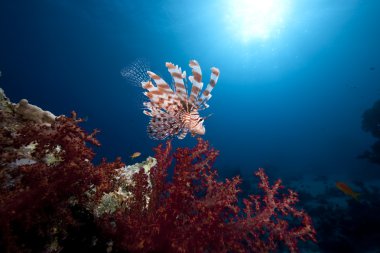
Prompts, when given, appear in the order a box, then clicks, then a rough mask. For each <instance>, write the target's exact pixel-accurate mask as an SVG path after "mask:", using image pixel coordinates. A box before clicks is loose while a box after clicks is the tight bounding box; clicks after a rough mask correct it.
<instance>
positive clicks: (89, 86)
mask: <svg viewBox="0 0 380 253" xmlns="http://www.w3.org/2000/svg"><path fill="white" fill-rule="evenodd" d="M233 2H234V1H227V0H224V1H216V0H214V1H201V0H196V1H188V2H182V1H174V0H167V1H147V0H140V1H121V0H102V1H96V2H95V1H75V0H61V1H52V0H41V1H27V0H24V1H20V0H3V1H1V2H0V71H1V74H2V75H1V77H0V86H1V87H2V88H3V89H4V90H5V92H6V94H7V96H8V97H9V98H10V99H11V100H12V101H13V102H17V101H19V100H20V99H22V98H27V99H28V100H29V102H30V103H32V104H35V105H38V106H40V107H42V108H44V109H45V110H49V111H51V112H53V113H54V114H56V115H60V114H66V115H69V114H70V112H71V111H72V110H75V111H76V112H77V113H78V115H79V116H82V117H87V118H88V121H87V122H86V123H85V124H83V127H85V128H86V129H88V130H89V131H91V130H92V129H94V128H98V129H100V130H101V133H100V134H99V135H98V138H99V140H100V141H101V143H102V147H101V148H98V149H96V152H97V153H98V156H99V157H107V158H108V159H109V160H113V159H114V158H115V157H117V156H122V157H124V161H126V162H127V163H129V162H130V160H129V158H128V156H129V155H131V154H132V153H134V152H136V151H139V152H141V153H142V156H141V157H140V158H139V159H140V160H141V159H144V158H145V157H146V156H148V155H153V152H152V147H154V146H156V145H157V144H158V143H160V142H159V141H154V140H151V139H149V137H148V135H147V133H146V126H147V124H148V121H149V118H148V117H147V116H145V115H144V114H143V113H142V107H143V106H142V102H143V101H144V100H145V98H144V96H143V95H142V91H143V90H142V88H140V87H137V86H136V85H134V84H132V83H131V82H128V80H126V79H124V78H123V77H122V76H121V75H120V70H121V69H123V68H124V67H126V66H128V65H130V64H131V63H133V62H134V61H135V60H136V59H145V60H146V62H147V63H148V64H149V65H150V68H151V70H152V71H154V72H156V73H159V74H161V75H162V76H163V77H164V79H166V80H167V81H169V80H170V78H169V74H168V73H167V71H166V68H165V62H166V61H170V62H173V63H175V64H178V65H179V66H181V67H182V69H183V70H186V71H187V72H188V73H190V69H189V67H188V62H189V60H191V59H196V60H197V61H198V62H199V63H200V65H201V67H202V70H203V74H204V82H205V83H207V82H208V77H209V75H210V68H211V67H212V66H215V67H218V68H219V69H220V72H221V74H220V78H219V82H218V83H217V86H216V87H215V89H214V90H213V92H212V95H213V97H212V99H211V100H210V101H209V105H210V108H208V109H207V110H206V111H204V112H202V115H203V116H206V115H208V114H210V113H212V114H213V115H212V116H211V117H210V118H209V119H207V120H206V122H205V126H206V135H205V136H204V138H205V139H207V140H209V141H210V143H211V144H212V146H213V147H215V148H216V149H218V150H220V151H221V155H220V157H219V158H218V160H217V162H216V167H217V168H218V169H219V170H220V174H222V175H230V174H233V173H234V172H236V171H240V173H241V174H242V175H249V174H250V173H252V172H253V171H254V170H256V169H257V168H259V167H264V168H265V169H266V170H267V171H268V173H269V174H270V175H271V176H273V177H274V178H278V177H281V178H284V179H285V180H289V181H290V180H291V179H294V178H302V177H303V176H305V177H310V176H311V177H313V176H323V177H326V178H334V180H335V179H336V180H340V181H346V182H351V181H354V180H361V181H363V182H371V181H373V180H377V179H380V170H379V168H378V165H373V164H371V163H369V162H368V161H366V160H362V159H357V156H358V155H359V154H361V153H362V152H363V151H364V150H366V149H369V147H370V146H371V145H372V143H373V142H374V141H375V139H374V138H373V137H371V135H370V134H369V133H365V132H364V131H362V129H361V120H362V113H363V112H364V111H365V110H367V109H369V108H370V107H372V105H373V104H374V103H375V101H377V100H378V99H379V98H380V86H379V85H380V47H379V45H380V29H379V28H378V24H379V21H380V18H379V15H378V13H380V1H377V0H362V1H360V0H335V1H331V0H309V1H303V0H289V1H287V3H288V5H287V6H286V8H287V9H286V15H284V17H283V20H282V22H281V25H279V26H277V27H276V28H273V29H272V30H271V31H268V33H269V34H270V35H268V36H266V37H265V38H257V37H254V38H250V39H246V38H243V35H242V34H243V33H244V30H247V29H250V27H249V26H248V27H245V26H244V25H243V24H239V22H238V21H239V19H244V18H246V17H245V16H244V15H241V16H239V15H238V16H237V17H236V16H235V19H233V20H232V21H231V20H230V19H228V17H229V16H231V15H234V13H233V8H231V3H233ZM235 14H236V13H235ZM268 29H269V28H268ZM269 30H270V29H269ZM174 142H175V146H188V145H194V144H195V139H194V138H192V137H191V136H187V137H186V139H184V140H177V139H175V141H174ZM98 159H100V158H98Z"/></svg>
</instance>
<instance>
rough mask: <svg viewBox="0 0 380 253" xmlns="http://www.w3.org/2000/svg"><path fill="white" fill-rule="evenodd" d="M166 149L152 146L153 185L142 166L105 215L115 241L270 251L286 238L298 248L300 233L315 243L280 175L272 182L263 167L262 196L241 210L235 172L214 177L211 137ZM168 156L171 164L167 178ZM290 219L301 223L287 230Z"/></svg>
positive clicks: (166, 248)
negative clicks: (126, 193)
mask: <svg viewBox="0 0 380 253" xmlns="http://www.w3.org/2000/svg"><path fill="white" fill-rule="evenodd" d="M170 150H171V143H170V142H169V141H168V142H167V144H166V147H162V145H159V146H158V147H157V148H156V149H155V151H156V156H155V157H156V159H157V165H156V166H155V167H153V168H152V169H151V171H150V181H151V184H152V186H151V188H149V185H148V182H147V175H146V174H144V173H143V171H141V172H140V173H137V174H135V176H134V181H135V185H134V186H133V187H132V192H133V194H132V195H133V197H132V198H131V199H130V200H129V201H130V203H129V204H128V206H129V207H130V208H128V209H126V210H124V211H119V212H117V213H116V214H113V215H109V216H108V219H105V220H104V222H105V223H104V224H106V225H107V224H108V226H109V229H110V232H111V233H112V235H113V236H115V237H114V238H117V240H116V242H117V245H118V246H119V247H121V248H124V249H126V250H129V251H131V252H251V251H254V252H268V251H271V250H274V249H276V248H277V247H278V244H279V243H280V242H283V243H285V245H286V246H287V247H288V248H289V250H290V251H291V252H297V251H298V248H297V241H298V240H299V239H301V240H307V239H310V240H313V241H315V238H314V236H315V231H314V229H313V227H312V224H311V219H310V217H309V216H308V215H307V214H306V213H305V212H303V211H299V210H297V209H296V208H295V207H294V204H295V203H296V202H297V195H296V193H295V192H293V191H289V193H288V194H284V195H281V196H279V192H278V191H279V189H280V188H281V181H280V180H278V181H277V182H276V183H275V184H274V185H273V186H270V184H269V182H268V178H267V176H266V175H265V173H264V170H263V169H260V170H259V171H258V172H257V173H256V175H257V176H258V177H259V178H260V180H261V183H260V185H259V187H260V188H261V189H262V190H263V197H261V195H251V196H249V198H248V199H244V201H243V203H244V208H240V207H239V205H238V197H237V194H238V192H239V188H238V185H239V183H240V178H239V177H235V178H233V179H231V180H228V179H227V180H226V181H225V182H218V181H217V172H216V170H214V169H212V165H213V162H214V160H215V158H216V157H217V156H218V151H216V150H215V149H213V148H210V147H209V144H208V142H206V141H204V140H202V139H198V144H197V145H196V147H194V148H193V149H189V148H179V149H177V151H176V152H175V153H174V154H173V155H171V153H170ZM172 157H174V158H175V161H176V163H175V167H174V174H173V177H172V178H171V179H170V180H169V181H168V179H167V174H168V169H169V167H170V165H171V162H172ZM147 189H150V190H147ZM147 198H148V199H147ZM147 200H148V201H149V205H148V206H147V207H146V206H145V203H147V202H146V201H147ZM289 219H296V220H298V221H300V222H301V224H299V225H298V226H296V227H292V228H290V225H289V222H288V220H289Z"/></svg>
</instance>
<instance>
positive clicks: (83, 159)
mask: <svg viewBox="0 0 380 253" xmlns="http://www.w3.org/2000/svg"><path fill="white" fill-rule="evenodd" d="M15 117H16V116H15ZM4 119H5V120H11V118H8V119H7V118H4ZM12 120H17V119H15V118H13V119H12ZM80 121H81V120H77V119H75V117H73V118H67V117H64V116H61V117H57V118H56V119H55V121H54V122H53V123H52V124H51V125H41V124H37V123H34V122H31V121H22V120H18V121H14V122H18V123H19V124H20V125H22V126H23V127H20V128H19V129H18V130H17V131H16V132H12V133H11V135H12V136H13V138H12V140H10V139H9V138H7V136H9V135H10V133H9V132H7V131H6V128H4V129H2V130H1V132H0V135H1V138H2V139H8V140H9V141H7V142H3V143H1V145H0V150H3V151H4V152H3V153H2V154H1V156H0V162H1V168H0V172H1V173H0V174H1V177H0V217H1V219H0V233H1V234H0V235H1V236H0V249H1V248H4V249H6V250H7V251H24V250H28V249H29V250H32V249H33V250H35V251H36V250H37V251H45V250H48V251H49V249H47V247H59V245H57V244H54V242H53V241H56V240H59V241H60V242H59V243H61V242H62V241H61V240H64V238H66V237H67V234H66V232H67V231H66V229H65V228H66V227H67V226H68V225H74V223H75V218H74V217H73V214H72V212H71V208H72V207H73V206H81V208H83V207H84V206H85V205H86V203H87V201H88V200H87V197H86V196H87V195H86V194H85V193H86V192H87V191H88V190H89V189H90V187H91V186H97V187H98V188H99V189H100V190H99V191H98V192H99V194H101V191H102V190H108V191H109V189H111V188H112V187H113V185H111V184H112V180H110V179H111V178H112V177H113V174H114V172H115V169H116V168H120V167H122V166H123V164H122V163H121V162H120V160H116V161H115V162H114V163H105V162H103V163H102V164H101V165H99V166H95V165H93V164H92V163H91V160H92V159H93V157H94V153H93V151H92V150H91V148H90V147H89V146H88V145H87V144H95V145H99V143H98V141H97V140H96V139H95V138H94V133H96V131H95V132H94V133H93V134H90V135H89V134H86V133H85V132H84V130H83V129H81V128H80V127H79V126H78V123H79V122H80ZM12 124H14V123H13V121H12ZM1 138H0V139H1ZM30 143H36V144H37V145H36V146H35V148H34V151H31V152H30V153H29V154H28V159H29V161H30V163H31V164H24V165H20V166H17V164H14V163H13V165H12V163H10V162H12V161H14V159H15V158H24V157H23V155H25V154H20V153H19V151H18V150H19V148H20V147H23V146H27V145H29V144H30ZM48 154H54V155H55V156H57V157H59V159H58V161H57V162H56V163H54V164H49V163H48V162H47V160H46V157H47V155H48ZM50 243H52V244H54V245H53V246H48V245H47V244H50ZM50 250H58V248H55V249H50Z"/></svg>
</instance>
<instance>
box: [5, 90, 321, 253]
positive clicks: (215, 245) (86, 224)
mask: <svg viewBox="0 0 380 253" xmlns="http://www.w3.org/2000/svg"><path fill="white" fill-rule="evenodd" d="M1 94H2V95H1V96H0V105H1V108H0V122H1V123H0V124H1V129H0V217H1V219H0V251H2V252H58V251H60V252H78V251H91V252H95V251H99V252H105V251H107V252H111V251H116V252H252V251H253V252H269V251H274V250H275V249H277V248H279V247H287V248H288V249H289V250H290V252H297V251H298V247H297V243H298V241H299V240H312V241H315V230H314V229H313V227H312V224H311V219H310V217H309V216H308V215H307V214H306V213H305V212H304V211H302V210H298V209H296V207H295V205H296V203H297V201H298V199H297V194H296V193H295V192H293V191H291V190H289V191H287V192H285V191H284V189H283V187H282V185H281V181H280V180H278V181H276V182H275V183H274V184H273V185H271V184H270V183H269V180H268V178H267V176H266V175H265V173H264V170H262V169H260V170H258V171H257V172H256V176H257V177H258V178H259V180H260V184H259V188H260V189H261V192H259V193H257V194H255V195H249V197H248V198H246V199H243V200H242V201H240V200H239V197H238V193H239V191H240V189H239V184H240V182H241V179H240V178H239V177H234V178H232V179H226V180H225V181H218V180H217V176H218V175H217V171H216V170H215V169H213V168H212V165H213V163H214V161H215V159H216V157H217V156H218V151H217V150H215V149H213V148H211V147H210V146H209V144H208V142H206V141H204V140H202V139H198V144H197V145H196V146H195V147H194V148H192V149H190V148H179V149H177V150H176V151H175V152H174V153H173V152H172V151H171V142H170V141H168V142H166V145H165V146H164V145H159V146H158V147H157V148H155V157H154V158H152V157H149V158H147V159H146V161H144V162H142V163H137V164H134V165H131V166H125V165H124V164H123V163H122V162H121V159H119V158H118V159H116V160H115V161H114V162H107V161H105V160H103V161H102V162H101V163H100V164H99V165H95V164H93V162H92V160H93V158H94V156H95V153H94V152H93V150H92V146H99V145H100V143H99V142H98V141H97V140H96V138H95V134H96V133H97V132H98V131H97V130H95V131H94V132H93V133H91V134H87V133H86V132H85V131H84V130H83V129H82V128H81V127H79V123H81V122H82V121H83V120H82V119H80V118H78V117H77V115H76V113H74V112H73V113H72V117H71V118H69V117H65V116H58V117H54V118H50V117H49V116H48V115H50V114H46V113H44V112H43V110H41V109H36V108H37V107H34V106H32V105H29V104H27V105H28V106H27V107H28V108H34V109H31V110H32V111H33V112H31V114H32V115H34V116H33V117H29V116H26V115H25V114H24V112H25V111H27V110H19V109H17V108H19V107H18V106H19V105H16V104H12V103H11V102H10V101H9V100H8V99H7V98H6V96H5V95H4V93H1ZM37 111H38V112H39V113H37ZM41 112H42V113H41ZM27 114H28V113H27ZM36 115H40V116H41V115H45V116H42V117H39V116H38V117H37V116H36ZM35 116H36V117H35ZM50 116H51V115H50ZM173 162H175V165H174V168H172V163H173ZM171 169H173V173H169V171H171Z"/></svg>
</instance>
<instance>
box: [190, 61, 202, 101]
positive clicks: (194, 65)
mask: <svg viewBox="0 0 380 253" xmlns="http://www.w3.org/2000/svg"><path fill="white" fill-rule="evenodd" d="M189 66H190V67H191V69H192V74H193V75H192V76H189V80H190V82H191V84H192V87H191V93H190V99H189V100H190V104H191V106H192V107H193V108H197V104H196V102H197V100H198V96H199V92H200V91H201V90H202V88H203V83H202V70H201V67H200V66H199V63H198V62H197V61H196V60H191V61H190V63H189Z"/></svg>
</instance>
